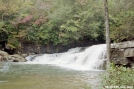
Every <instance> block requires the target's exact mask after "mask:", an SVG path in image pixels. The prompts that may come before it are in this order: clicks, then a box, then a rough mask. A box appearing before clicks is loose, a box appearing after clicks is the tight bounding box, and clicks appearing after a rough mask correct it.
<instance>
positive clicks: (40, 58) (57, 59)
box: [26, 44, 106, 70]
mask: <svg viewBox="0 0 134 89" xmlns="http://www.w3.org/2000/svg"><path fill="white" fill-rule="evenodd" d="M26 59H27V60H28V61H27V63H32V64H51V65H56V66H61V67H64V68H69V69H74V70H100V69H102V67H103V63H104V61H105V60H106V45H105V44H100V45H93V46H90V47H86V48H83V47H76V48H72V49H70V50H68V51H67V52H64V53H54V54H44V55H30V56H28V57H27V58H26Z"/></svg>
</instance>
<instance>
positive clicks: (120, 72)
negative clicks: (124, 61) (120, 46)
mask: <svg viewBox="0 0 134 89" xmlns="http://www.w3.org/2000/svg"><path fill="white" fill-rule="evenodd" d="M109 88H110V89H134V70H133V69H132V68H125V67H122V66H121V67H117V66H114V65H111V67H110V68H109V69H108V70H107V71H106V72H105V73H104V75H102V84H101V89H109Z"/></svg>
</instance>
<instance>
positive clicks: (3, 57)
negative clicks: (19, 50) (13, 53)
mask: <svg viewBox="0 0 134 89" xmlns="http://www.w3.org/2000/svg"><path fill="white" fill-rule="evenodd" d="M8 56H9V54H8V53H7V52H4V51H1V50H0V61H7V60H8Z"/></svg>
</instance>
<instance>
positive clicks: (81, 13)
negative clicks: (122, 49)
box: [0, 0, 134, 45]
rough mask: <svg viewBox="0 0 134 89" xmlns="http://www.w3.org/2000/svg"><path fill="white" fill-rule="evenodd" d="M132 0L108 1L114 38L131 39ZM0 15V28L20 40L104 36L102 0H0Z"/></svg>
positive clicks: (98, 38) (60, 41) (42, 41)
mask: <svg viewBox="0 0 134 89" xmlns="http://www.w3.org/2000/svg"><path fill="white" fill-rule="evenodd" d="M119 1H120V2H119ZM133 4H134V1H133V0H110V1H109V12H110V29H111V30H110V35H111V39H112V40H113V41H114V42H120V41H124V40H133V39H134V35H133V34H134V20H133V19H134V6H133ZM0 17H1V18H0V24H1V22H2V23H4V25H6V27H5V28H0V29H1V31H4V32H7V33H10V37H11V39H16V40H19V41H23V42H25V41H26V42H29V43H36V44H38V43H39V44H49V43H53V44H55V45H57V44H68V43H71V42H75V41H79V40H84V39H85V38H87V39H88V40H89V41H92V40H94V41H99V42H100V41H101V42H104V40H105V30H104V14H103V2H102V0H99V1H98V0H28V1H27V0H6V1H4V0H0ZM4 25H2V26H4ZM2 29H3V30H2ZM2 34H3V35H4V33H2ZM0 36H2V35H0ZM1 38H2V39H3V40H4V39H5V40H6V39H7V37H6V38H3V37H1ZM8 38H9V37H8Z"/></svg>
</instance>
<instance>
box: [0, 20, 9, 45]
mask: <svg viewBox="0 0 134 89" xmlns="http://www.w3.org/2000/svg"><path fill="white" fill-rule="evenodd" d="M4 25H5V24H4V23H3V22H0V42H3V41H7V39H8V31H7V30H5V29H4Z"/></svg>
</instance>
